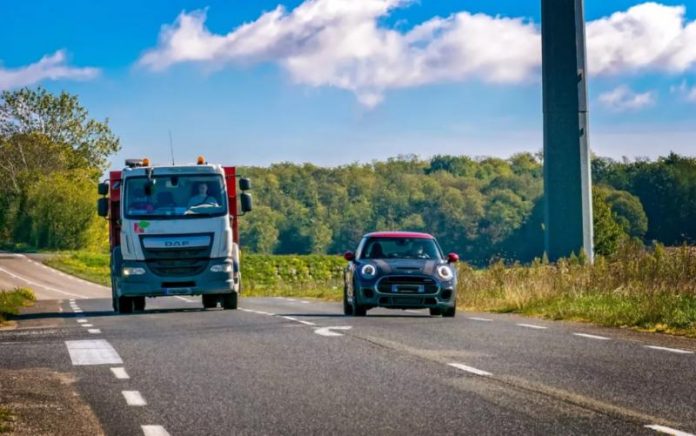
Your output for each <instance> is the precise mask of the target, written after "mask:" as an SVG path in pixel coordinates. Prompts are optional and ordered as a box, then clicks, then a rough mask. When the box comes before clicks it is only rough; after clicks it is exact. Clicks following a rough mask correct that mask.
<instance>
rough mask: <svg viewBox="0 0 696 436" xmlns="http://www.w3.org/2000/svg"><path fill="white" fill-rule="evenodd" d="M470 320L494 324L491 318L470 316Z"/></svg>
mask: <svg viewBox="0 0 696 436" xmlns="http://www.w3.org/2000/svg"><path fill="white" fill-rule="evenodd" d="M468 319H470V320H472V321H484V322H492V321H493V320H492V319H490V318H479V317H478V316H470V317H468Z"/></svg>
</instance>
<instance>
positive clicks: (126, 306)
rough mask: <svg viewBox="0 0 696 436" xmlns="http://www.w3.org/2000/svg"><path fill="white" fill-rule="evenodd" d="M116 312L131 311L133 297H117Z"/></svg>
mask: <svg viewBox="0 0 696 436" xmlns="http://www.w3.org/2000/svg"><path fill="white" fill-rule="evenodd" d="M117 300H118V301H117V305H118V309H116V311H117V312H118V313H133V298H131V297H118V299H117Z"/></svg>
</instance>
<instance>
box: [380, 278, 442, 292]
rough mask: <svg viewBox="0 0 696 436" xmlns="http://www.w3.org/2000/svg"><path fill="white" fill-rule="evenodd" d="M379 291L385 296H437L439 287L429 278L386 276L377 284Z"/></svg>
mask: <svg viewBox="0 0 696 436" xmlns="http://www.w3.org/2000/svg"><path fill="white" fill-rule="evenodd" d="M377 290H378V291H379V292H382V293H384V294H395V293H396V294H435V293H437V291H438V290H439V286H438V284H437V282H436V281H435V279H433V278H432V277H428V276H386V277H383V278H381V279H380V280H379V282H377Z"/></svg>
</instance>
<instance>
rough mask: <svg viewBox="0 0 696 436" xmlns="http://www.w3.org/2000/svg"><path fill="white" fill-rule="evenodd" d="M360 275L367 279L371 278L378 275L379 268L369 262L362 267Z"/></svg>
mask: <svg viewBox="0 0 696 436" xmlns="http://www.w3.org/2000/svg"><path fill="white" fill-rule="evenodd" d="M360 275H362V276H363V277H364V278H366V279H371V278H373V277H374V276H375V275H377V268H375V267H374V265H370V264H369V263H368V264H367V265H363V267H362V268H360Z"/></svg>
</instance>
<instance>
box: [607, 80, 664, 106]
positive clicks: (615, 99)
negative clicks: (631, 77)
mask: <svg viewBox="0 0 696 436" xmlns="http://www.w3.org/2000/svg"><path fill="white" fill-rule="evenodd" d="M656 100H657V96H656V94H655V93H654V92H652V91H649V92H644V93H637V92H635V91H633V90H632V89H631V88H629V87H628V86H625V85H621V86H619V87H617V88H616V89H614V90H612V91H609V92H606V93H604V94H601V95H600V96H599V102H600V103H601V104H602V105H604V106H605V107H607V108H609V109H611V110H614V111H617V112H623V111H627V110H638V109H643V108H646V107H649V106H652V105H654V104H655V101H656Z"/></svg>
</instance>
